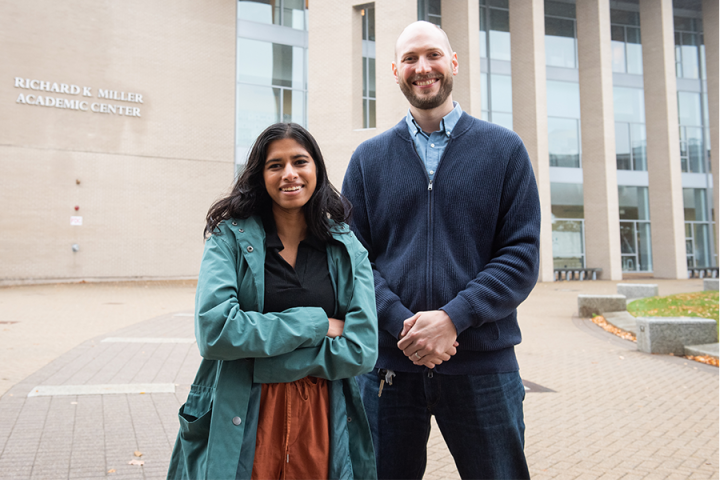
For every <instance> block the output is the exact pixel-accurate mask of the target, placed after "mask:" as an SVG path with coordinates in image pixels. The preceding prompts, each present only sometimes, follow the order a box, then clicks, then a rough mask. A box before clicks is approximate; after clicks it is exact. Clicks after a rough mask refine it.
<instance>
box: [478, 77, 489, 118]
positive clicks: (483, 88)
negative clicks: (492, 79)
mask: <svg viewBox="0 0 720 480" xmlns="http://www.w3.org/2000/svg"><path fill="white" fill-rule="evenodd" d="M480 106H481V108H482V109H483V110H490V104H489V103H488V75H487V73H481V74H480Z"/></svg>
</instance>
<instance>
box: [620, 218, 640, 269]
mask: <svg viewBox="0 0 720 480" xmlns="http://www.w3.org/2000/svg"><path fill="white" fill-rule="evenodd" d="M636 251H637V247H636V245H635V223H633V222H620V252H621V253H623V254H628V253H633V254H634V253H636ZM633 270H634V269H633Z"/></svg>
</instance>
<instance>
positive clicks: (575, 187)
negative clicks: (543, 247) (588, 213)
mask: <svg viewBox="0 0 720 480" xmlns="http://www.w3.org/2000/svg"><path fill="white" fill-rule="evenodd" d="M550 200H551V204H552V207H551V211H552V239H553V264H554V268H584V267H585V220H584V216H585V212H584V204H583V186H582V184H578V183H550Z"/></svg>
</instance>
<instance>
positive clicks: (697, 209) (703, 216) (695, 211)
mask: <svg viewBox="0 0 720 480" xmlns="http://www.w3.org/2000/svg"><path fill="white" fill-rule="evenodd" d="M705 194H706V192H705V189H704V188H683V205H684V208H685V221H686V222H692V221H697V222H704V221H707V203H706V201H707V198H706V197H705Z"/></svg>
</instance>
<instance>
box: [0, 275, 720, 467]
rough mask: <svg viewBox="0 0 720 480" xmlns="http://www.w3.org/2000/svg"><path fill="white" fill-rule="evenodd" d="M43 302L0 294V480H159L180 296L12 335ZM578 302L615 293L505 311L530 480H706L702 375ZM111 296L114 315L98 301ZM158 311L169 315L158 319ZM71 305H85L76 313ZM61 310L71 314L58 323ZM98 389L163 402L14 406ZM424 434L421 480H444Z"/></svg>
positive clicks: (183, 364) (180, 354) (695, 283)
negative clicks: (510, 316)
mask: <svg viewBox="0 0 720 480" xmlns="http://www.w3.org/2000/svg"><path fill="white" fill-rule="evenodd" d="M648 282H649V280H644V281H643V283H648ZM651 282H652V283H658V284H659V285H660V293H661V295H666V294H670V293H677V292H682V291H695V290H701V289H702V282H701V281H699V280H687V281H664V280H651ZM48 288H50V287H48V286H35V287H10V288H3V289H0V322H3V321H4V322H7V321H9V320H11V318H10V317H12V319H13V321H17V323H3V324H0V349H1V350H2V352H4V353H2V354H1V355H4V356H5V357H7V356H8V353H7V352H8V348H9V347H13V355H12V358H13V366H14V367H15V368H14V369H13V370H17V371H18V372H21V373H22V372H25V370H28V369H32V370H30V371H27V372H25V375H29V376H27V377H26V378H24V379H21V380H17V381H13V380H10V379H11V376H10V374H8V375H6V374H5V372H2V374H1V375H0V376H1V377H2V378H5V379H6V380H5V381H6V382H8V383H9V384H10V385H9V386H8V387H7V388H5V390H6V392H5V393H4V395H3V396H2V397H0V418H1V419H2V421H1V422H0V478H1V479H29V478H38V479H39V478H47V479H56V478H103V477H108V478H163V477H164V475H165V471H166V469H167V463H168V460H169V455H170V452H171V449H172V445H173V442H174V439H175V435H176V433H177V427H178V425H177V417H176V414H177V409H178V408H179V406H180V404H181V403H182V402H183V401H184V399H185V396H186V395H187V392H188V390H189V386H190V383H191V382H192V378H193V376H194V374H195V369H196V368H197V365H198V363H199V354H198V351H197V346H196V345H195V344H194V343H186V342H185V341H186V340H187V339H191V338H192V337H193V325H192V317H191V311H192V301H191V295H190V294H191V290H192V289H191V288H189V287H188V285H187V284H182V283H178V284H177V285H173V284H172V283H168V284H165V285H162V286H160V287H158V286H157V285H148V284H136V285H135V286H133V285H132V284H128V285H122V286H112V285H104V286H103V285H95V286H92V287H88V286H87V285H75V286H72V285H66V286H63V287H59V288H56V289H54V290H52V291H50V293H49V295H55V296H56V297H57V298H56V300H57V301H55V302H35V304H34V305H33V307H34V308H33V317H32V318H30V319H28V320H27V321H28V322H33V325H32V326H33V328H28V327H27V325H26V326H23V321H24V319H23V317H13V315H12V314H13V312H18V311H21V310H22V308H23V305H25V306H26V305H27V303H28V302H29V301H30V300H32V297H33V292H46V293H45V294H48V293H47V292H48V290H47V289H48ZM89 291H91V292H94V293H93V296H91V297H88V295H87V293H88V292H89ZM579 293H590V294H593V293H615V283H614V282H562V283H560V282H559V283H551V284H539V285H538V287H536V289H535V291H534V292H533V294H532V295H531V297H530V298H529V299H528V300H527V301H526V302H525V303H524V304H523V305H522V307H521V309H520V319H521V320H520V321H521V327H522V329H523V336H524V341H523V343H522V344H521V345H520V346H519V347H518V349H517V352H518V358H519V361H520V365H521V374H522V376H523V378H524V379H525V380H526V381H528V382H529V383H528V385H530V391H529V392H528V394H527V397H526V400H525V421H526V425H527V431H526V452H527V456H528V461H529V464H530V471H531V474H532V476H533V478H536V479H545V478H558V479H564V478H568V479H570V478H608V479H612V478H624V479H634V478H648V479H655V478H658V479H660V478H718V369H717V368H714V367H708V366H706V365H702V364H698V363H695V362H692V361H689V360H686V359H683V358H675V357H669V356H658V355H647V354H643V353H640V352H637V350H636V349H635V345H634V344H633V343H631V342H628V341H625V340H620V339H618V338H617V337H614V336H612V335H610V334H608V333H606V332H604V331H602V330H600V329H599V328H598V327H596V326H595V325H594V324H592V323H591V322H589V321H588V320H583V319H578V318H576V317H574V313H575V312H576V310H577V308H576V305H577V303H576V298H577V294H579ZM81 294H82V295H81ZM117 296H122V299H123V301H122V302H113V301H112V299H113V298H115V297H117ZM89 298H92V299H95V300H89ZM97 298H101V299H103V300H107V301H105V302H104V304H120V305H119V306H121V308H120V311H121V312H125V316H124V317H122V315H120V316H118V314H117V313H114V314H109V315H108V316H106V317H102V316H98V315H97V308H95V307H92V305H94V303H97V301H96V299H97ZM168 299H173V302H174V303H173V304H172V305H175V306H177V308H176V309H173V308H172V305H170V306H169V308H168V306H167V305H162V306H158V304H165V303H167V302H168ZM83 302H85V303H88V304H92V305H90V307H87V308H82V305H83ZM93 302H94V303H93ZM70 305H73V306H78V307H77V308H76V307H73V310H72V313H71V314H69V313H68V311H67V309H68V308H70V307H69V306H70ZM159 308H160V310H159V311H158V309H159ZM63 309H65V310H63ZM123 309H124V310H123ZM143 312H145V314H144V313H143ZM148 312H149V313H148ZM164 312H166V313H164ZM43 321H44V322H47V326H43ZM76 326H79V327H80V328H81V329H82V330H81V331H78V330H76V328H77V327H76ZM23 328H25V330H23ZM88 330H89V331H90V332H92V333H95V335H93V336H92V337H90V336H88V335H89V334H88V333H87V332H88ZM47 331H50V332H55V331H62V332H64V336H63V337H58V336H57V335H55V336H53V335H49V334H47ZM22 332H25V333H22ZM73 333H74V335H73ZM108 338H110V339H114V341H103V340H105V339H108ZM78 339H80V340H78ZM133 339H134V340H135V341H132V340H133ZM161 339H165V341H163V340H161ZM168 342H169V343H168ZM33 343H40V345H32V344H33ZM24 344H27V345H28V348H27V349H25V348H23V347H24ZM63 347H64V348H65V353H62V354H57V355H55V356H54V357H53V358H54V359H53V360H50V361H49V363H47V362H45V363H46V364H45V365H44V366H42V367H36V364H37V362H38V360H37V359H36V358H35V357H36V356H37V355H36V352H37V351H42V350H43V349H45V350H47V351H49V352H55V351H57V350H58V349H62V348H63ZM2 358H3V357H2V356H0V359H2ZM5 368H6V367H5V364H3V367H2V370H4V369H5ZM33 372H34V373H33ZM530 382H531V383H530ZM107 384H112V385H116V386H117V385H126V386H129V387H128V388H132V386H137V385H143V387H142V388H149V387H147V386H148V385H151V386H152V385H157V386H161V387H163V388H165V387H167V386H170V387H171V388H172V387H174V390H175V392H174V393H148V392H144V393H141V392H140V391H137V392H135V393H107V394H93V395H72V394H68V395H54V396H30V397H28V394H29V393H31V392H33V391H34V390H35V387H37V386H51V385H52V386H62V385H64V386H66V387H67V388H68V390H69V391H68V392H65V393H72V388H74V387H75V386H77V385H86V386H87V385H107ZM540 387H544V390H550V391H541V390H543V388H540ZM1 391H2V390H0V392H1ZM437 432H438V430H437V428H435V429H434V430H433V433H432V434H431V438H430V443H429V446H428V458H429V460H428V469H427V472H426V475H425V478H426V479H445V478H448V479H456V478H459V476H458V474H457V471H456V469H455V467H454V464H453V461H452V457H451V456H450V454H449V453H448V451H447V448H446V447H445V444H444V442H443V441H442V437H441V436H440V435H439V434H438V433H437ZM136 451H139V452H141V453H142V457H136V456H135V454H134V453H135V452H136ZM478 454H482V452H478ZM133 460H141V461H143V462H144V465H143V466H139V465H131V464H129V462H131V461H133Z"/></svg>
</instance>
